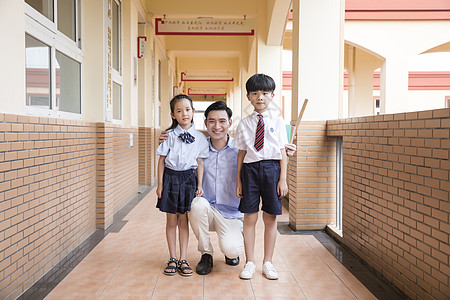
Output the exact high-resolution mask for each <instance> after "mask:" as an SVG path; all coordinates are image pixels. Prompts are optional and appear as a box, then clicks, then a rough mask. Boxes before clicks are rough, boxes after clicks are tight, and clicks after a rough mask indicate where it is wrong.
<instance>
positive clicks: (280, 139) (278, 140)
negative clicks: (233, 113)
mask: <svg viewBox="0 0 450 300" xmlns="http://www.w3.org/2000/svg"><path fill="white" fill-rule="evenodd" d="M258 114H259V113H257V112H256V111H254V112H253V113H252V114H251V115H249V116H247V117H245V118H244V119H242V120H241V121H240V122H239V125H238V127H237V129H236V134H235V137H234V146H235V147H236V148H238V149H239V150H246V151H247V153H246V155H245V158H244V163H251V162H256V161H261V160H267V159H274V160H281V149H284V145H285V144H287V143H288V140H287V134H286V125H285V124H284V120H283V119H282V118H280V117H278V116H270V114H269V111H268V110H266V111H265V112H263V113H262V116H263V119H264V147H263V148H262V149H261V150H260V151H256V149H255V146H254V145H255V136H256V126H257V125H258Z"/></svg>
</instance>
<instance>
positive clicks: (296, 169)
mask: <svg viewBox="0 0 450 300" xmlns="http://www.w3.org/2000/svg"><path fill="white" fill-rule="evenodd" d="M295 143H296V145H297V152H296V155H295V156H293V157H289V163H288V185H289V195H288V196H289V223H290V224H289V225H290V226H291V227H292V228H293V229H295V230H312V229H324V228H325V227H326V226H327V225H328V224H335V220H336V217H335V216H336V204H335V203H336V143H335V138H333V137H327V135H326V122H325V121H322V122H320V121H319V122H312V121H306V122H301V125H300V126H299V128H297V139H296V141H295Z"/></svg>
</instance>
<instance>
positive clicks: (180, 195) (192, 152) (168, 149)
mask: <svg viewBox="0 0 450 300" xmlns="http://www.w3.org/2000/svg"><path fill="white" fill-rule="evenodd" d="M168 134H169V137H168V138H167V140H165V141H164V142H163V143H161V144H160V145H159V147H158V149H157V150H156V154H157V155H160V156H165V157H166V159H165V167H164V175H163V191H162V195H161V198H158V202H157V204H156V207H157V208H159V210H160V211H162V212H166V213H172V214H176V213H181V214H184V213H185V212H187V211H189V210H190V209H191V202H192V199H194V196H195V191H196V190H197V176H196V173H195V170H196V169H197V166H198V164H197V158H207V157H208V155H209V144H208V141H207V139H206V137H205V136H204V135H203V133H201V132H199V131H197V130H195V129H194V126H191V127H190V128H189V129H188V130H184V129H183V128H181V126H180V125H178V126H177V127H175V129H173V130H169V131H168ZM186 136H187V137H186Z"/></svg>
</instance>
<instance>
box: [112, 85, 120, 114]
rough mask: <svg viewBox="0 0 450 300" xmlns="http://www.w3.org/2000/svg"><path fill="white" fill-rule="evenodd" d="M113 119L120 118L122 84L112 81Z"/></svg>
mask: <svg viewBox="0 0 450 300" xmlns="http://www.w3.org/2000/svg"><path fill="white" fill-rule="evenodd" d="M112 92H113V119H115V120H122V86H121V85H120V84H117V83H115V82H113V90H112Z"/></svg>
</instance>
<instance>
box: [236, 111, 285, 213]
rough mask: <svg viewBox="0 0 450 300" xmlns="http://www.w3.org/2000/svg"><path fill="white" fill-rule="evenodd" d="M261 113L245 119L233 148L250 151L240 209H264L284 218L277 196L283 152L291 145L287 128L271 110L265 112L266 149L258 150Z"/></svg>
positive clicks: (241, 123) (245, 166)
mask: <svg viewBox="0 0 450 300" xmlns="http://www.w3.org/2000/svg"><path fill="white" fill-rule="evenodd" d="M258 114H259V113H257V112H253V113H252V114H251V115H249V116H247V117H245V118H244V119H242V121H241V122H240V123H239V125H238V128H237V130H236V134H235V140H234V146H235V147H236V148H238V149H240V150H245V151H247V152H246V154H245V157H244V164H243V165H242V169H241V180H242V195H243V198H242V200H241V203H240V205H239V210H240V211H241V212H243V213H254V212H258V211H259V200H260V198H261V199H262V207H261V209H262V210H263V211H265V212H266V213H268V214H271V215H281V213H282V203H281V198H280V197H278V194H277V186H278V181H279V179H280V170H281V168H280V161H281V159H282V155H281V149H284V145H285V144H287V143H288V141H287V134H286V126H285V124H284V120H283V119H282V118H280V117H271V116H270V114H269V112H268V111H265V112H264V113H262V116H263V119H264V147H263V148H262V149H261V150H259V151H257V150H256V149H255V146H254V144H255V136H256V127H257V124H258Z"/></svg>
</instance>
